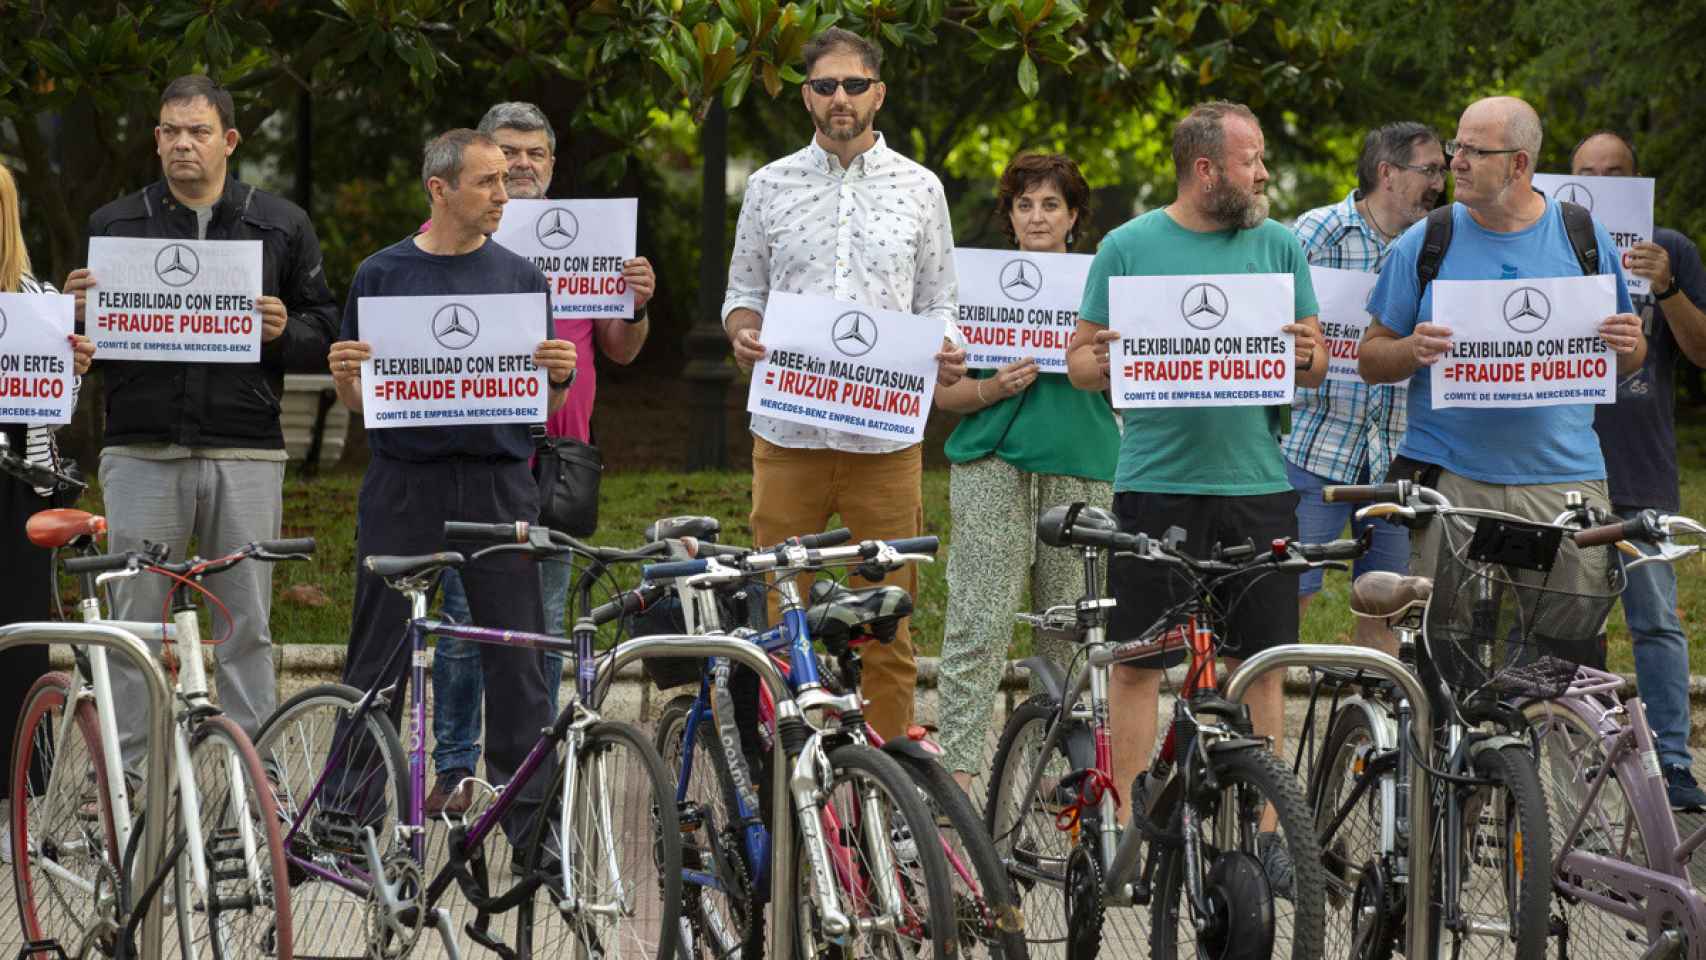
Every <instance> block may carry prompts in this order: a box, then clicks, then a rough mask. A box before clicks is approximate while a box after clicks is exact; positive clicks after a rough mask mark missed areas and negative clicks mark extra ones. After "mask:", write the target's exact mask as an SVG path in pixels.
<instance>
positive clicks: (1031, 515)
mask: <svg viewBox="0 0 1706 960" xmlns="http://www.w3.org/2000/svg"><path fill="white" fill-rule="evenodd" d="M1089 204H1090V187H1089V185H1088V184H1087V183H1085V182H1084V175H1083V174H1081V173H1079V172H1078V165H1077V164H1075V163H1073V162H1072V160H1071V159H1070V158H1068V157H1065V156H1062V155H1060V154H1050V155H1045V154H1022V155H1020V156H1017V157H1014V158H1013V162H1012V163H1009V164H1008V165H1007V169H1006V171H1004V172H1003V173H1002V174H1001V184H1000V192H999V199H998V201H997V211H998V214H999V216H1000V220H1001V229H1002V232H1003V233H1005V234H1006V235H1007V237H1008V239H1009V240H1011V241H1013V242H1014V243H1015V244H1016V245H1017V246H1018V248H1019V249H1020V250H1025V251H1030V252H1035V253H1066V252H1068V250H1069V249H1070V248H1071V246H1072V244H1073V241H1074V240H1075V239H1077V237H1078V236H1079V235H1081V234H1082V230H1083V227H1084V225H1085V224H1087V222H1088V214H1089ZM936 402H937V403H938V404H940V405H941V406H942V407H944V408H946V409H948V410H952V411H954V412H956V413H960V414H964V415H965V416H964V419H962V420H961V421H960V424H959V426H958V427H956V428H955V430H954V433H953V435H952V436H950V437H949V438H948V446H947V454H948V459H949V460H950V461H952V462H953V468H952V471H951V473H950V480H949V494H948V497H949V505H950V508H951V509H952V511H953V521H952V522H953V544H952V548H951V549H950V550H949V553H948V571H947V574H948V617H947V629H946V632H945V635H944V637H943V641H942V661H941V670H942V672H941V683H940V687H939V689H940V694H941V701H940V707H939V710H938V715H939V721H940V726H941V736H942V745H943V747H944V750H945V754H946V756H945V757H944V762H945V763H946V764H947V766H948V769H949V770H950V771H951V772H952V773H953V775H954V779H955V780H956V781H958V782H959V784H960V785H961V786H962V787H967V786H969V785H970V783H971V781H972V778H973V776H974V775H975V774H977V773H978V772H980V771H981V770H983V768H984V763H985V749H986V740H987V738H988V732H989V728H990V708H991V705H992V704H993V703H994V702H995V699H996V698H995V692H996V687H997V685H998V683H999V682H1000V679H1001V672H1002V669H1003V668H1004V667H1005V666H1006V663H1007V656H1006V654H1007V643H1008V640H1009V638H1011V637H1012V635H1013V614H1014V613H1015V612H1017V611H1018V610H1019V609H1020V605H1021V604H1022V603H1023V601H1024V598H1025V593H1026V588H1027V587H1029V588H1030V596H1031V606H1032V607H1034V608H1036V609H1039V610H1041V609H1044V608H1047V607H1049V606H1052V605H1056V604H1062V603H1072V602H1075V601H1076V600H1077V599H1078V598H1079V597H1081V596H1083V593H1084V575H1083V571H1082V570H1081V569H1080V568H1079V566H1078V564H1077V562H1076V561H1075V560H1074V558H1073V557H1072V556H1071V554H1070V553H1069V552H1068V551H1065V550H1039V549H1038V548H1037V539H1036V531H1035V529H1034V528H1035V525H1036V518H1037V512H1038V511H1039V510H1040V509H1042V508H1044V507H1047V506H1050V505H1053V504H1057V503H1070V502H1073V501H1077V500H1082V501H1085V502H1087V503H1092V504H1100V505H1104V506H1105V505H1107V504H1108V503H1110V502H1112V500H1113V478H1114V462H1115V460H1116V459H1117V457H1118V453H1119V442H1120V441H1119V430H1118V428H1117V427H1115V426H1114V415H1113V410H1112V409H1111V408H1110V407H1109V406H1108V402H1107V400H1106V399H1105V398H1103V397H1101V396H1098V395H1096V394H1091V393H1086V392H1084V391H1082V390H1077V389H1075V388H1074V387H1073V386H1072V384H1071V383H1070V382H1069V381H1068V380H1067V378H1066V373H1065V371H1064V370H1063V371H1062V372H1060V373H1044V372H1042V371H1040V370H1039V369H1038V368H1037V364H1036V361H1035V360H1034V359H1029V358H1027V359H1023V360H1018V361H1015V362H1013V363H1009V364H1007V365H1006V366H1003V367H1001V368H1000V369H998V370H974V371H972V372H971V373H970V374H968V375H967V376H966V378H965V379H963V380H961V381H960V382H959V383H956V384H954V385H953V386H951V387H942V388H939V389H938V390H937V391H936ZM1036 652H1037V653H1040V654H1043V655H1046V656H1050V657H1052V658H1054V659H1055V660H1056V661H1057V662H1059V663H1060V664H1061V665H1062V666H1063V667H1064V666H1065V658H1066V655H1067V653H1068V652H1069V651H1066V650H1051V649H1039V650H1037V651H1036Z"/></svg>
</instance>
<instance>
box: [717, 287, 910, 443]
mask: <svg viewBox="0 0 1706 960" xmlns="http://www.w3.org/2000/svg"><path fill="white" fill-rule="evenodd" d="M758 337H759V340H761V341H762V342H763V343H764V349H765V351H766V354H767V355H766V356H765V358H764V359H763V360H760V361H758V363H756V364H754V365H753V368H752V386H751V388H750V389H749V391H748V392H747V397H746V409H747V411H748V412H749V413H756V414H760V415H763V416H767V417H775V418H777V419H778V420H789V421H792V422H794V423H806V424H811V425H813V426H818V427H828V428H830V429H834V430H840V431H843V432H846V433H856V434H858V435H860V436H863V437H878V438H881V439H884V440H897V441H901V442H903V443H916V442H918V441H919V440H922V439H924V421H925V419H926V418H927V417H928V416H929V415H930V398H931V397H932V396H933V395H934V394H935V391H936V354H937V353H938V352H939V351H940V350H941V349H942V324H941V321H939V320H931V319H928V318H925V317H918V316H914V315H913V314H910V313H901V312H900V311H898V310H882V309H879V308H877V307H866V306H858V305H855V304H851V303H846V302H843V301H840V300H833V299H830V298H829V297H814V296H803V295H801V294H795V293H780V292H774V291H773V292H772V293H771V294H770V300H769V302H767V303H766V304H765V306H764V326H763V327H762V328H761V329H760V330H759V333H758Z"/></svg>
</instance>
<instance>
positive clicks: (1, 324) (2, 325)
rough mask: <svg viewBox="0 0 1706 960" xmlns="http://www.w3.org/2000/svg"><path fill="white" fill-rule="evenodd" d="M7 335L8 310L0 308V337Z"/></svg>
mask: <svg viewBox="0 0 1706 960" xmlns="http://www.w3.org/2000/svg"><path fill="white" fill-rule="evenodd" d="M5 335H6V311H4V310H0V337H4V336H5Z"/></svg>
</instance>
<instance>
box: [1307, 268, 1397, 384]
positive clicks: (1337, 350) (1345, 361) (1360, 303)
mask: <svg viewBox="0 0 1706 960" xmlns="http://www.w3.org/2000/svg"><path fill="white" fill-rule="evenodd" d="M1309 279H1310V281H1311V282H1312V283H1313V284H1314V286H1315V302H1316V303H1318V304H1320V307H1321V313H1320V318H1321V335H1322V336H1323V337H1324V338H1325V339H1326V341H1327V379H1328V380H1342V381H1345V382H1347V383H1361V382H1362V374H1360V373H1358V372H1357V351H1358V349H1359V347H1360V345H1361V344H1362V335H1363V332H1364V331H1366V330H1367V329H1368V295H1369V294H1371V293H1373V292H1374V282H1375V281H1376V280H1379V279H1380V275H1379V274H1377V273H1368V272H1365V271H1362V270H1335V269H1333V268H1331V267H1310V268H1309Z"/></svg>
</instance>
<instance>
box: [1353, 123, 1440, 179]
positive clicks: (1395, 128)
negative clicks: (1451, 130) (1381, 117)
mask: <svg viewBox="0 0 1706 960" xmlns="http://www.w3.org/2000/svg"><path fill="white" fill-rule="evenodd" d="M1438 142H1439V134H1437V133H1434V132H1433V130H1432V129H1431V128H1429V127H1427V126H1426V125H1424V124H1420V123H1416V122H1414V121H1411V120H1401V121H1399V122H1397V123H1389V124H1386V125H1385V126H1383V127H1376V128H1374V129H1373V130H1370V131H1369V132H1368V136H1366V137H1364V138H1363V141H1362V155H1361V156H1359V157H1358V158H1357V191H1358V192H1359V193H1361V194H1362V195H1363V196H1365V197H1366V196H1368V195H1369V194H1371V193H1373V192H1374V188H1375V187H1378V186H1380V165H1381V164H1383V163H1390V164H1392V165H1393V166H1395V167H1401V166H1404V165H1405V164H1407V163H1409V162H1410V152H1411V151H1412V150H1414V149H1415V148H1416V147H1419V146H1422V145H1423V144H1428V143H1438Z"/></svg>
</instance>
